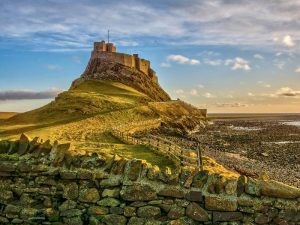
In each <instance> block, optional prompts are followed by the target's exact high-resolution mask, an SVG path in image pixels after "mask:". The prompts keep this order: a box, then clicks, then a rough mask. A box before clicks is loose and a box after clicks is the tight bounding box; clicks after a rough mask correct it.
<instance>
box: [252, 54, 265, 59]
mask: <svg viewBox="0 0 300 225" xmlns="http://www.w3.org/2000/svg"><path fill="white" fill-rule="evenodd" d="M253 57H254V58H256V59H264V58H265V57H263V56H262V55H260V54H254V55H253Z"/></svg>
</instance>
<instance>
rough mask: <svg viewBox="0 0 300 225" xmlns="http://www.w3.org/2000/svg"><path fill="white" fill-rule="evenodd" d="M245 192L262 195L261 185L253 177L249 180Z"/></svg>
mask: <svg viewBox="0 0 300 225" xmlns="http://www.w3.org/2000/svg"><path fill="white" fill-rule="evenodd" d="M245 192H246V193H247V194H249V195H254V196H260V186H259V184H258V182H257V181H256V180H254V179H252V178H249V179H248V180H247V183H246V185H245Z"/></svg>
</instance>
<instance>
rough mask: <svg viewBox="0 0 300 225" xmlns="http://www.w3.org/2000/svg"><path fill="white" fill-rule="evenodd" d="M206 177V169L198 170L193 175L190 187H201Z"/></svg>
mask: <svg viewBox="0 0 300 225" xmlns="http://www.w3.org/2000/svg"><path fill="white" fill-rule="evenodd" d="M207 179H208V171H205V170H204V171H200V172H198V173H197V174H196V175H195V176H194V177H193V183H192V187H196V188H202V187H203V186H204V184H205V183H206V182H207Z"/></svg>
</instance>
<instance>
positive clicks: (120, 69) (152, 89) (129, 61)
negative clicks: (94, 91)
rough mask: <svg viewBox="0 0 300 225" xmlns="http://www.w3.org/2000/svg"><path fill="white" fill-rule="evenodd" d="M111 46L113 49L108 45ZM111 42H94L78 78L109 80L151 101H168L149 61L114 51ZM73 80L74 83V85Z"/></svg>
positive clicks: (167, 96)
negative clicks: (89, 56)
mask: <svg viewBox="0 0 300 225" xmlns="http://www.w3.org/2000/svg"><path fill="white" fill-rule="evenodd" d="M108 46H113V49H112V48H110V47H108ZM115 51H116V48H115V46H114V45H113V44H112V43H107V44H106V43H105V42H104V41H102V42H95V43H94V50H93V51H92V54H91V58H90V60H89V63H88V65H87V67H86V69H85V71H84V73H83V74H82V75H81V78H80V80H90V79H92V80H109V81H116V82H120V83H123V84H125V85H128V86H130V87H133V88H134V89H136V90H138V91H140V92H142V93H145V94H146V95H147V96H149V97H150V98H151V99H152V100H153V101H169V100H171V99H170V97H169V95H168V94H167V93H166V92H165V91H164V90H163V89H162V88H161V87H160V85H159V83H158V79H157V76H156V74H155V72H154V70H152V69H151V68H150V61H148V60H145V59H140V58H139V57H138V55H137V54H135V55H128V54H125V53H117V52H115ZM76 82H79V81H78V80H77V81H75V82H74V85H76Z"/></svg>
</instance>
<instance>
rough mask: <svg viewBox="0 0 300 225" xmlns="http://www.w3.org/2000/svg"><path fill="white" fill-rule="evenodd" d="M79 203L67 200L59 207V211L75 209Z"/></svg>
mask: <svg viewBox="0 0 300 225" xmlns="http://www.w3.org/2000/svg"><path fill="white" fill-rule="evenodd" d="M76 205H77V203H76V202H74V201H72V200H66V201H64V202H63V203H62V204H61V205H60V206H59V207H58V209H59V211H66V210H69V209H75V208H76Z"/></svg>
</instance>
